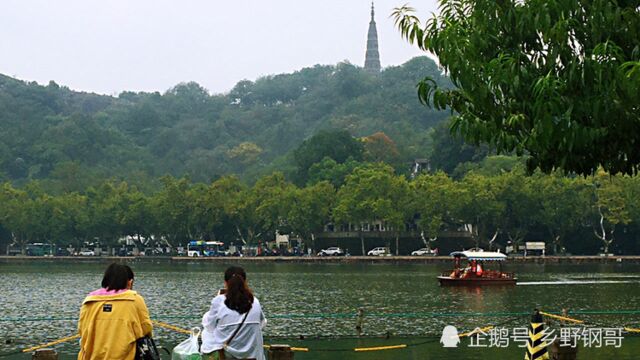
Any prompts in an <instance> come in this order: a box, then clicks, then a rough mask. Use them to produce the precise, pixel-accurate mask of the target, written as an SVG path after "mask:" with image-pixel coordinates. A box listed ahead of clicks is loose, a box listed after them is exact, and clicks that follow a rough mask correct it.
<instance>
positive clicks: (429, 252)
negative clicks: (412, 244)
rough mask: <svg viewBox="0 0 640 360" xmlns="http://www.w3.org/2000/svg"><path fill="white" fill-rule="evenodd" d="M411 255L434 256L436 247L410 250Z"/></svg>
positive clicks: (436, 251)
mask: <svg viewBox="0 0 640 360" xmlns="http://www.w3.org/2000/svg"><path fill="white" fill-rule="evenodd" d="M411 255H412V256H436V255H438V249H427V248H422V249H418V250H416V251H412V252H411Z"/></svg>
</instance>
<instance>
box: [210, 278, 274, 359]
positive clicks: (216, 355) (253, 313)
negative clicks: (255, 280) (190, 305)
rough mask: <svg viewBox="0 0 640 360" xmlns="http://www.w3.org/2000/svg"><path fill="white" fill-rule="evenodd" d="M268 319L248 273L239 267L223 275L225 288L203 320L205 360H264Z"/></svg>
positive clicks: (212, 301) (216, 297)
mask: <svg viewBox="0 0 640 360" xmlns="http://www.w3.org/2000/svg"><path fill="white" fill-rule="evenodd" d="M266 323H267V320H266V319H265V317H264V314H263V312H262V307H261V306H260V301H258V299H257V298H256V297H255V296H253V293H252V291H251V289H250V288H249V286H248V285H247V274H246V272H245V271H244V269H243V268H241V267H238V266H231V267H229V268H228V269H227V270H226V271H225V273H224V289H221V290H220V291H219V292H218V295H216V296H215V297H214V298H213V300H211V307H210V308H209V311H207V312H206V313H205V314H204V316H203V317H202V327H203V330H202V346H201V348H200V351H201V352H202V353H203V355H204V356H203V358H204V359H206V360H217V359H256V360H264V359H265V357H264V351H263V340H262V328H263V327H264V326H265V325H266Z"/></svg>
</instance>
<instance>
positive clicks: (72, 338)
mask: <svg viewBox="0 0 640 360" xmlns="http://www.w3.org/2000/svg"><path fill="white" fill-rule="evenodd" d="M79 338H80V334H75V335H71V336H67V337H63V338H62V339H58V340H55V341H52V342H48V343H46V344H42V345H38V346H32V347H30V348H26V349H23V350H22V352H23V353H28V352H32V351H36V350H39V349H43V348H46V347H49V346H53V345H58V344H62V343H64V342H67V341H71V340H75V339H79Z"/></svg>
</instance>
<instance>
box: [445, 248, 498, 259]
mask: <svg viewBox="0 0 640 360" xmlns="http://www.w3.org/2000/svg"><path fill="white" fill-rule="evenodd" d="M451 256H453V257H464V258H467V259H469V260H476V261H504V260H506V259H507V255H505V254H503V253H499V252H494V251H477V250H476V251H473V250H468V251H454V252H452V253H451Z"/></svg>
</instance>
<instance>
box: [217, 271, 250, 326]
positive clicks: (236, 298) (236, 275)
mask: <svg viewBox="0 0 640 360" xmlns="http://www.w3.org/2000/svg"><path fill="white" fill-rule="evenodd" d="M224 281H226V282H227V292H226V293H225V296H226V297H227V299H226V300H225V301H224V304H225V305H227V307H228V308H229V309H231V310H235V311H237V312H238V313H240V314H244V313H246V312H247V311H249V310H251V305H252V304H253V293H252V292H251V289H249V287H248V286H247V273H246V272H245V271H244V269H243V268H241V267H239V266H231V267H229V268H228V269H227V271H225V272H224Z"/></svg>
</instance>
